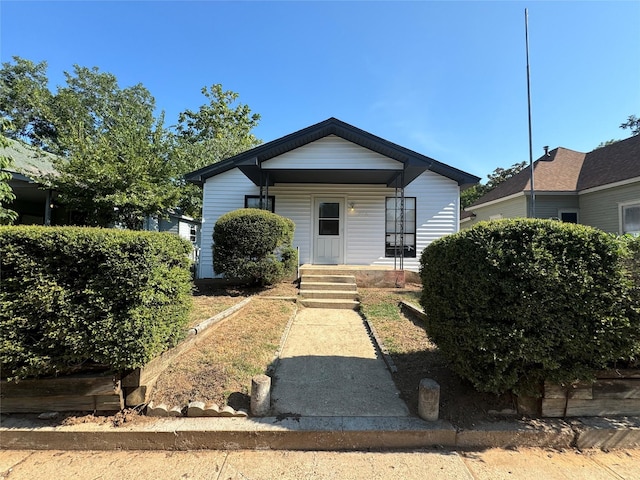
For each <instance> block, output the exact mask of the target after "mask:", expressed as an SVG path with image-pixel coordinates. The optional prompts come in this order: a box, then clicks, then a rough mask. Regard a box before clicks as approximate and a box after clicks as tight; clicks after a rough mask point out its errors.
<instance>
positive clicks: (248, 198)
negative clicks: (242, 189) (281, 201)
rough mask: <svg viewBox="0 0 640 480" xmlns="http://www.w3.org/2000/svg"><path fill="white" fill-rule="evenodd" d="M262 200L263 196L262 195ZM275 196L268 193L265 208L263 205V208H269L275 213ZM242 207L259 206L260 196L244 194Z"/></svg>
mask: <svg viewBox="0 0 640 480" xmlns="http://www.w3.org/2000/svg"><path fill="white" fill-rule="evenodd" d="M262 201H263V202H264V197H262ZM275 204H276V197H274V196H272V195H269V198H268V200H267V205H266V208H265V207H264V205H263V207H262V208H263V210H270V211H271V212H273V213H275ZM244 208H260V196H259V195H245V196H244Z"/></svg>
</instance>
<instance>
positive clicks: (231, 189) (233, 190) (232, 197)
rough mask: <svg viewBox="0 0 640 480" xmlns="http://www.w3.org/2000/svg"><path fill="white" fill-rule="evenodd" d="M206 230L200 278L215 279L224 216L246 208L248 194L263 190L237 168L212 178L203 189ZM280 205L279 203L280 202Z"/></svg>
mask: <svg viewBox="0 0 640 480" xmlns="http://www.w3.org/2000/svg"><path fill="white" fill-rule="evenodd" d="M202 194H203V205H202V230H201V238H200V246H201V250H200V262H199V266H198V277H199V278H213V277H215V273H214V271H213V250H212V246H213V227H214V226H215V224H216V222H217V221H218V218H220V216H221V215H223V214H225V213H227V212H230V211H232V210H236V209H238V208H243V207H244V196H245V195H258V194H259V189H258V187H256V186H255V185H254V184H253V182H251V180H249V179H248V178H247V177H246V176H245V175H244V174H243V173H242V172H241V171H240V170H238V169H233V170H229V171H227V172H224V173H221V174H220V175H217V176H215V177H211V178H209V179H208V180H207V181H206V182H205V184H204V187H203V192H202ZM276 206H277V202H276Z"/></svg>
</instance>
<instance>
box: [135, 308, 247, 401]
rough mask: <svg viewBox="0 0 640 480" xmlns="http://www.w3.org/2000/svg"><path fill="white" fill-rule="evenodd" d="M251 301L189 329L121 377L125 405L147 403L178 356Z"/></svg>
mask: <svg viewBox="0 0 640 480" xmlns="http://www.w3.org/2000/svg"><path fill="white" fill-rule="evenodd" d="M250 301H251V297H248V298H245V299H244V300H242V301H241V302H239V303H238V304H236V305H234V306H233V307H231V308H228V309H227V310H225V311H224V312H221V313H219V314H218V315H215V316H213V317H211V318H208V319H207V320H204V321H203V322H201V323H199V324H198V325H196V326H195V327H193V328H191V329H189V331H188V333H187V337H186V338H185V339H184V340H183V341H182V342H180V344H178V345H176V346H175V347H174V348H172V349H170V350H167V351H166V352H164V353H162V354H161V355H160V356H158V357H156V358H154V359H153V360H151V361H150V362H149V363H147V364H146V365H145V366H143V367H140V368H136V369H134V370H132V371H131V372H129V373H127V374H126V375H124V376H123V377H122V389H123V391H124V399H125V405H126V406H127V407H135V406H138V405H142V404H145V403H148V402H149V398H150V396H151V391H152V389H153V386H154V385H155V383H156V381H157V380H158V377H159V376H160V374H161V373H162V372H163V371H164V370H165V369H166V368H167V367H168V366H169V364H170V363H171V362H172V361H174V360H175V359H177V358H178V357H179V356H180V355H182V354H183V353H185V352H186V351H188V350H189V349H191V348H193V347H194V346H195V345H197V344H199V343H200V342H202V341H203V340H205V339H206V338H207V337H208V336H209V334H210V333H211V332H212V331H213V329H212V328H209V327H211V326H213V325H215V324H217V323H218V322H221V321H222V320H225V319H227V318H229V317H231V316H232V315H234V314H236V313H237V312H238V311H240V310H241V309H242V308H244V307H245V306H246V305H247V304H248V303H249V302H250Z"/></svg>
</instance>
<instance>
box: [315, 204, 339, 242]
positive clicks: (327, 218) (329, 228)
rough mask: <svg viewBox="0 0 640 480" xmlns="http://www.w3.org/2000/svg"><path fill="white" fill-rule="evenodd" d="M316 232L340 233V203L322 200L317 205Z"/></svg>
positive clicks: (326, 233)
mask: <svg viewBox="0 0 640 480" xmlns="http://www.w3.org/2000/svg"><path fill="white" fill-rule="evenodd" d="M318 234H319V235H340V204H339V203H336V202H322V203H320V205H319V206H318Z"/></svg>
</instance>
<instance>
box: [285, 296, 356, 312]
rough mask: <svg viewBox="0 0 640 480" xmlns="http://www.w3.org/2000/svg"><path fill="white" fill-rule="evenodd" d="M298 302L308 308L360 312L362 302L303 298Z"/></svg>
mask: <svg viewBox="0 0 640 480" xmlns="http://www.w3.org/2000/svg"><path fill="white" fill-rule="evenodd" d="M298 301H299V302H300V304H301V305H303V306H305V307H307V308H344V309H347V310H358V309H359V308H360V302H358V301H357V300H336V299H329V298H324V299H313V298H301V299H299V300H298Z"/></svg>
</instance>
